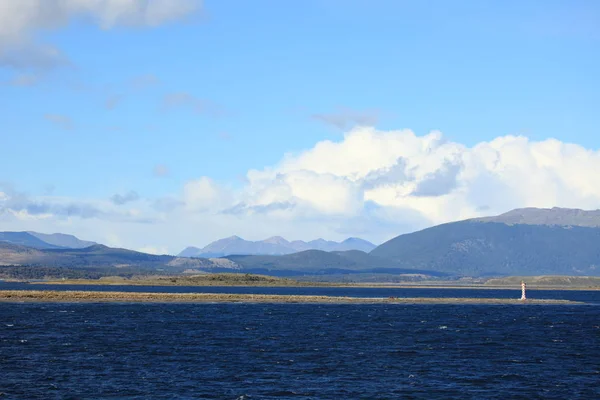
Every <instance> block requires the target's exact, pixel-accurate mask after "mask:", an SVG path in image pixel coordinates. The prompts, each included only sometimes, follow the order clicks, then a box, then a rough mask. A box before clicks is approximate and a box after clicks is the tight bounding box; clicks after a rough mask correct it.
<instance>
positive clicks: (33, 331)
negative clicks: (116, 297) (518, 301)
mask: <svg viewBox="0 0 600 400" xmlns="http://www.w3.org/2000/svg"><path fill="white" fill-rule="evenodd" d="M599 383H600V306H596V305H583V306H568V305H561V306H552V305H545V306H536V305H526V306H521V305H517V306H514V305H513V306H507V305H400V304H379V305H357V304H345V305H332V304H323V305H318V304H248V303H246V304H245V303H240V304H126V303H123V304H76V303H70V304H57V303H54V304H53V303H0V392H3V393H5V397H4V398H7V399H97V398H110V399H146V398H158V399H188V398H189V399H191V398H194V399H248V400H250V399H286V398H290V399H346V398H347V399H395V398H423V399H447V398H474V399H481V398H489V399H507V398H527V399H533V398H548V399H574V398H581V399H595V398H600V386H599Z"/></svg>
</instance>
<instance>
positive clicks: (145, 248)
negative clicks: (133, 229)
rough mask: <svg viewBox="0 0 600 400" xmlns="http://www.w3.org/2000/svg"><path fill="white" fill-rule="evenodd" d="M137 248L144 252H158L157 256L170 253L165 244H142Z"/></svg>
mask: <svg viewBox="0 0 600 400" xmlns="http://www.w3.org/2000/svg"><path fill="white" fill-rule="evenodd" d="M135 250H136V251H140V252H142V253H148V254H156V255H157V256H161V255H164V254H169V251H168V249H167V248H166V247H164V246H142V247H139V248H137V249H135Z"/></svg>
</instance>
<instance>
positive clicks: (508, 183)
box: [0, 127, 600, 253]
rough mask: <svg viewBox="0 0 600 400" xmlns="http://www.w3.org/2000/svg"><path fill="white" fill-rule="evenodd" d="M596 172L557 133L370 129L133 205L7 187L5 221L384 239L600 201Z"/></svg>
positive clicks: (169, 243) (190, 236)
mask: <svg viewBox="0 0 600 400" xmlns="http://www.w3.org/2000/svg"><path fill="white" fill-rule="evenodd" d="M598 170H600V152H598V151H593V150H589V149H586V148H584V147H582V146H579V145H575V144H568V143H563V142H560V141H558V140H555V139H548V140H544V141H531V140H529V139H527V138H526V137H522V136H503V137H498V138H496V139H494V140H492V141H489V142H481V143H479V144H477V145H475V146H473V147H468V146H465V145H463V144H460V143H456V142H451V141H448V140H445V139H444V137H443V135H442V134H441V133H440V132H432V133H429V134H427V135H423V136H417V135H415V134H414V133H413V132H411V131H409V130H399V131H379V130H376V129H373V128H365V127H362V128H356V129H354V130H352V131H350V132H348V133H347V134H346V135H345V136H344V138H343V139H341V140H339V141H337V142H333V141H323V142H319V143H316V144H315V145H314V146H313V147H312V148H310V149H307V150H306V151H303V152H299V153H297V154H288V155H285V156H283V157H282V160H281V162H279V163H278V164H276V165H273V166H270V167H266V168H263V169H260V170H251V171H248V174H247V180H246V183H245V185H244V186H243V187H241V188H239V189H236V190H233V189H230V188H228V187H224V186H223V185H220V184H218V183H216V182H215V181H213V180H212V179H211V178H209V177H206V176H204V177H200V178H198V179H195V180H192V181H189V182H187V183H185V184H184V185H183V187H182V188H181V190H180V192H179V194H168V193H166V194H164V196H162V197H160V198H158V199H140V200H138V201H137V202H136V203H135V205H136V208H135V209H134V210H127V209H126V206H115V205H114V204H113V203H111V202H109V201H107V200H104V201H102V202H101V201H96V202H93V201H88V200H85V199H83V200H82V199H57V198H41V199H40V198H35V199H29V198H26V197H23V196H22V195H19V194H18V193H16V192H15V191H14V190H12V189H10V188H8V189H7V188H5V187H0V190H1V191H2V194H0V222H1V223H2V226H3V229H6V230H8V229H13V230H42V231H53V232H54V231H61V230H64V231H66V232H67V233H74V234H78V235H80V236H82V238H84V239H88V240H95V241H99V242H105V243H106V240H108V239H110V238H115V237H117V238H119V243H120V245H122V246H125V247H129V248H138V249H140V248H145V247H152V248H154V249H155V250H157V251H158V250H159V251H158V252H163V250H169V251H170V252H171V253H177V252H178V251H180V250H181V249H182V248H183V247H185V246H188V245H196V246H201V245H205V244H207V243H208V242H209V241H211V240H215V239H218V238H221V237H226V236H230V235H233V234H237V235H240V236H242V237H244V238H247V239H263V238H265V237H269V236H273V235H282V236H284V237H287V238H288V239H304V240H307V239H314V238H317V237H325V238H327V239H335V240H339V239H344V238H345V237H348V236H363V237H365V238H366V239H369V240H372V241H374V242H381V241H383V240H387V239H389V238H391V237H393V236H395V235H398V234H401V233H405V232H409V231H413V230H417V229H420V228H424V227H427V226H431V225H434V224H439V223H443V222H449V221H453V220H459V219H465V218H470V217H476V216H482V215H493V214H499V213H502V212H505V211H508V210H510V209H513V208H517V207H553V206H561V207H573V208H583V209H596V208H600V175H599V174H597V173H596V171H598ZM3 210H4V211H8V210H12V211H13V213H10V212H3ZM15 213H17V214H18V213H20V214H18V215H17V214H15ZM30 215H33V216H34V217H37V218H28V217H27V216H30ZM107 238H108V239H107ZM111 240H112V239H111ZM113 242H115V241H114V240H113ZM115 243H116V242H115ZM149 243H152V246H149V245H148V244H149ZM162 247H165V248H164V249H163V248H162Z"/></svg>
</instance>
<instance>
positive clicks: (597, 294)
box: [0, 282, 600, 304]
mask: <svg viewBox="0 0 600 400" xmlns="http://www.w3.org/2000/svg"><path fill="white" fill-rule="evenodd" d="M0 290H91V291H109V292H154V293H244V294H247V293H252V294H287V295H318V296H349V297H389V296H394V297H451V298H454V297H458V298H494V299H509V298H512V299H518V298H520V297H521V288H520V287H519V288H516V289H438V288H414V289H413V288H388V287H382V288H360V287H256V286H241V287H240V286H128V285H47V284H27V283H19V282H0ZM527 296H528V297H529V298H531V299H557V300H572V301H584V302H590V303H595V304H600V290H584V291H580V290H533V289H529V290H528V291H527Z"/></svg>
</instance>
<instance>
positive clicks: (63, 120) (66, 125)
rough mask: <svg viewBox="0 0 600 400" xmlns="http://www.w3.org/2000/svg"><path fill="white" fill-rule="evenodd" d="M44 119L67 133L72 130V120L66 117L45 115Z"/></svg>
mask: <svg viewBox="0 0 600 400" xmlns="http://www.w3.org/2000/svg"><path fill="white" fill-rule="evenodd" d="M44 118H45V119H46V120H47V121H50V122H52V123H53V124H54V125H56V126H57V127H59V128H61V129H64V130H67V131H68V130H71V129H73V120H71V118H69V117H67V116H66V115H61V114H46V115H44Z"/></svg>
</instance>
